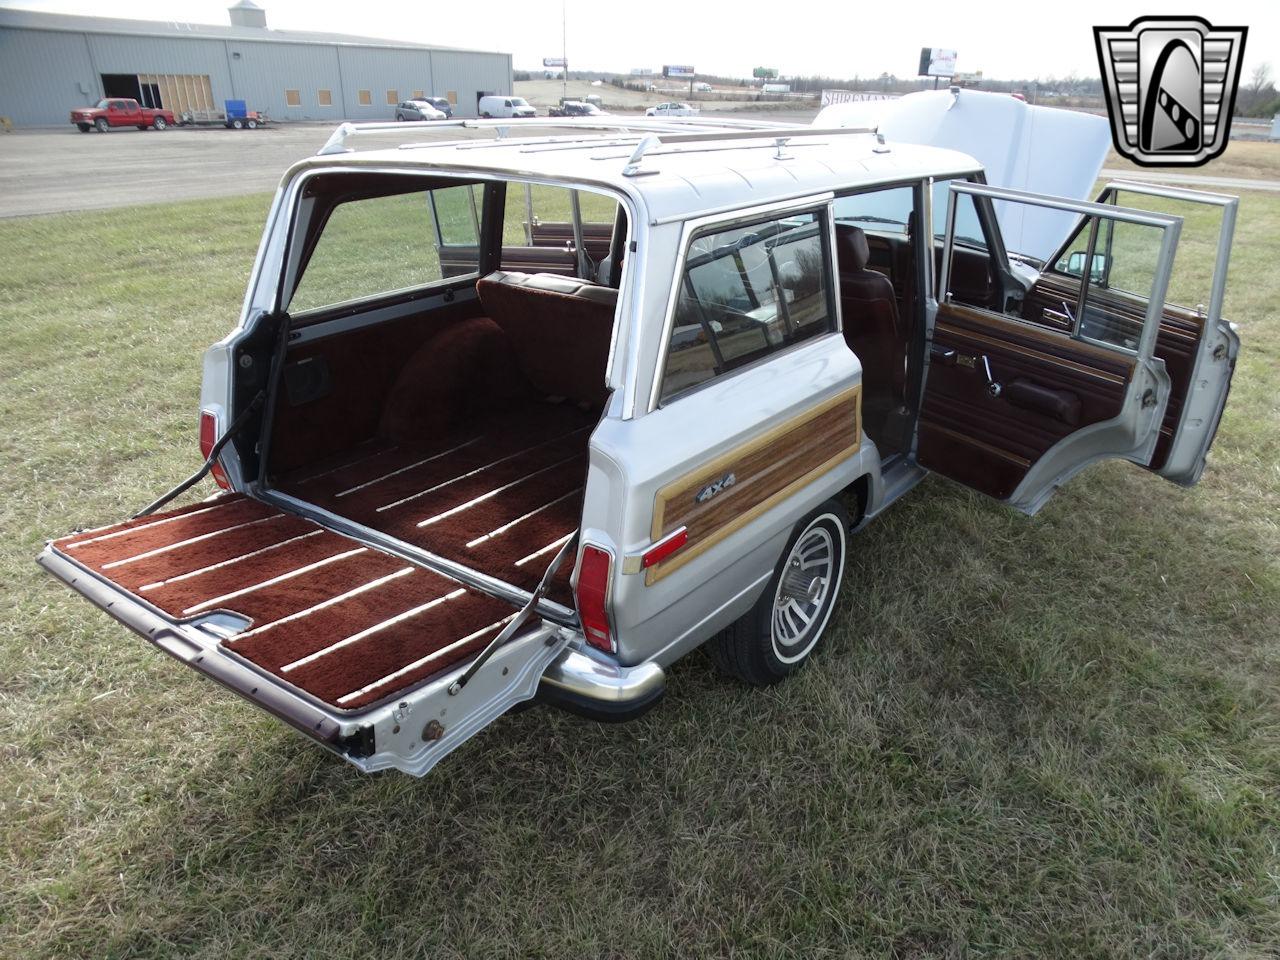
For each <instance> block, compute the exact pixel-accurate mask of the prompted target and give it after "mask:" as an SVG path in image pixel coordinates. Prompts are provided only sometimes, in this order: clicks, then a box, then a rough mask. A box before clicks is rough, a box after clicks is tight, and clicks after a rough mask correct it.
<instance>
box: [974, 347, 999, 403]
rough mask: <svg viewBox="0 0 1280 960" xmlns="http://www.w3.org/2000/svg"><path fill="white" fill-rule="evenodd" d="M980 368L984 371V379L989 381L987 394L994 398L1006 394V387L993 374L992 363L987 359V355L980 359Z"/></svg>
mask: <svg viewBox="0 0 1280 960" xmlns="http://www.w3.org/2000/svg"><path fill="white" fill-rule="evenodd" d="M978 367H979V369H981V371H982V378H983V379H984V380H986V381H987V393H988V394H989V395H990V396H991V397H993V398H994V397H998V396H1000V394H1002V393H1004V387H1003V386H1002V385H1001V384H1000V383H999V382H998V381H997V380H996V378H995V376H994V375H993V374H992V373H991V361H990V360H988V359H987V355H986V354H985V353H984V354H983V355H982V356H980V357H979V358H978Z"/></svg>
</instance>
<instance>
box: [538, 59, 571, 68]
mask: <svg viewBox="0 0 1280 960" xmlns="http://www.w3.org/2000/svg"><path fill="white" fill-rule="evenodd" d="M542 65H543V66H544V67H562V68H563V67H565V66H567V62H566V61H565V58H564V57H543V58H542Z"/></svg>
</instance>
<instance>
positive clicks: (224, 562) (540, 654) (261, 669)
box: [39, 494, 569, 775]
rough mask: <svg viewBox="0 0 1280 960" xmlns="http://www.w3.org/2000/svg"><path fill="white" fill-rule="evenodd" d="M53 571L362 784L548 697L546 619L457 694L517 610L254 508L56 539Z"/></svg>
mask: <svg viewBox="0 0 1280 960" xmlns="http://www.w3.org/2000/svg"><path fill="white" fill-rule="evenodd" d="M39 562H40V564H41V565H42V566H44V567H45V568H46V569H47V570H49V571H50V572H51V573H53V574H54V575H55V576H57V577H59V578H60V579H62V580H63V581H65V582H66V583H67V584H68V585H70V586H71V587H72V588H73V589H74V590H76V591H78V592H79V593H81V594H83V595H84V596H85V597H86V598H88V599H89V600H90V601H91V602H93V603H94V604H96V605H97V606H99V607H101V608H102V609H104V610H106V611H107V612H108V613H110V614H111V615H112V616H114V617H115V618H116V619H118V620H120V621H121V622H122V623H124V624H125V625H126V626H128V627H130V628H132V629H133V630H135V631H136V632H137V633H139V634H141V635H142V636H143V637H144V638H145V639H147V640H148V641H150V642H151V643H153V644H154V645H156V646H158V647H160V648H161V649H162V650H164V651H165V652H166V653H168V654H170V655H171V656H173V657H175V658H177V659H179V660H181V661H183V662H184V663H186V664H188V665H189V666H191V667H193V668H194V669H196V670H197V671H199V672H201V673H203V674H205V675H206V676H208V677H210V678H211V679H214V680H216V681H218V682H219V683H222V684H223V685H224V686H227V687H229V688H230V689H232V690H234V691H235V692H236V693H239V694H240V695H241V696H243V697H245V698H247V699H249V700H251V701H252V702H254V703H256V704H257V705H259V706H261V707H262V708H264V709H266V710H267V711H269V712H271V713H273V714H274V715H276V716H277V717H279V718H280V719H282V720H285V721H286V722H288V723H290V724H291V725H293V726H294V727H296V728H297V729H299V730H301V731H302V732H304V733H306V734H307V735H308V736H310V737H311V738H313V739H315V740H317V741H319V742H320V743H322V744H324V745H325V746H327V747H329V748H330V749H332V750H334V751H336V752H338V753H339V754H341V755H342V756H344V757H345V758H346V759H348V760H350V761H351V762H352V763H354V764H355V765H356V766H359V767H360V768H361V769H364V770H379V769H384V768H397V769H400V770H403V771H405V772H407V773H411V774H415V775H421V774H424V773H426V772H427V771H428V770H429V769H431V767H433V766H434V765H435V764H436V763H437V762H438V761H439V760H440V759H441V758H442V757H444V756H445V755H446V754H447V753H449V752H450V751H451V750H452V749H453V748H455V747H457V746H458V745H460V744H461V743H463V742H465V741H466V740H467V739H468V738H469V737H470V736H472V735H473V734H474V733H476V732H477V731H479V730H480V729H481V728H483V727H484V726H485V725H486V724H487V723H489V722H490V721H491V720H493V719H495V718H496V717H498V716H500V715H501V714H502V713H503V712H504V711H506V710H507V709H508V708H510V707H511V706H512V705H513V704H515V703H517V702H519V701H521V700H525V699H528V698H530V697H532V696H533V694H534V693H535V692H536V691H537V687H538V682H539V679H540V677H541V675H542V673H543V671H544V670H545V669H546V667H547V666H548V665H549V664H550V663H551V661H552V660H554V659H555V657H556V656H558V655H559V654H560V652H561V651H562V650H563V648H564V646H565V644H566V643H567V642H568V639H569V634H568V633H567V632H565V631H562V630H561V629H560V628H557V627H554V626H552V625H549V624H547V625H544V624H542V623H540V622H539V621H538V620H537V619H536V618H535V619H533V620H532V621H531V624H530V625H529V626H528V627H527V628H525V629H522V630H519V631H517V632H516V634H515V636H514V637H513V638H512V639H510V640H509V641H507V642H506V643H505V644H504V645H503V646H502V647H500V648H499V649H498V650H497V652H496V653H495V654H494V655H493V656H492V658H491V659H490V660H488V661H487V662H486V663H485V665H484V667H483V668H482V669H480V670H479V671H478V672H477V673H476V674H475V676H474V677H473V678H472V679H471V680H470V682H468V683H466V684H465V685H464V686H462V687H461V689H457V687H456V684H455V683H454V681H455V680H456V679H457V678H458V677H459V676H460V675H461V674H462V673H463V671H464V670H465V669H466V666H467V665H468V663H470V662H471V661H472V660H473V659H474V658H475V657H476V656H477V654H479V653H480V651H481V650H483V649H484V648H485V647H486V645H488V644H489V642H490V641H491V640H492V639H493V638H494V637H495V636H497V635H498V633H499V632H500V631H501V630H502V629H503V627H504V626H506V625H507V624H508V623H509V622H510V621H511V620H512V619H513V618H514V616H515V614H516V612H517V611H516V609H515V608H514V607H513V606H512V605H511V604H509V603H507V602H506V601H503V600H499V599H496V598H494V597H491V596H488V595H485V594H483V593H480V592H478V591H475V590H473V589H470V588H467V587H464V586H463V585H462V584H460V583H458V582H456V581H454V580H451V579H448V578H446V577H444V576H442V575H440V574H437V573H434V572H432V571H429V570H426V569H423V568H422V567H420V566H418V565H416V564H413V563H411V562H409V561H407V560H405V559H404V558H402V557H400V556H396V555H394V554H393V553H390V552H388V551H385V550H381V549H377V548H375V547H371V546H368V545H366V544H363V543H360V542H358V541H356V540H353V539H351V538H349V537H346V536H343V535H341V534H338V533H335V532H333V531H331V530H327V529H325V528H323V527H321V526H320V525H318V524H316V523H314V522H313V521H311V520H308V519H304V518H302V517H298V516H295V515H293V514H290V513H286V512H283V511H281V510H279V509H278V508H276V507H272V506H268V505H266V504H263V503H261V502H259V501H257V500H253V499H250V498H249V497H246V496H243V495H241V494H227V495H222V496H219V497H217V498H215V499H212V500H207V501H204V502H202V503H198V504H195V505H193V506H189V507H184V508H182V509H179V510H173V511H170V512H167V513H162V514H154V515H152V516H148V517H143V518H140V519H137V520H130V521H126V522H124V523H119V524H115V525H113V526H109V527H104V528H100V529H96V530H90V531H85V532H82V533H76V534H72V535H70V536H67V537H63V538H61V539H59V540H55V541H53V542H52V543H50V544H49V545H48V547H47V548H46V549H45V551H44V552H43V553H42V554H41V556H40V558H39Z"/></svg>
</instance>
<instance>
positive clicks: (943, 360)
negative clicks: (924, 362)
mask: <svg viewBox="0 0 1280 960" xmlns="http://www.w3.org/2000/svg"><path fill="white" fill-rule="evenodd" d="M929 362H930V363H936V364H939V365H941V366H944V367H954V366H955V365H956V352H955V351H954V350H952V349H951V348H950V347H938V346H933V347H930V348H929Z"/></svg>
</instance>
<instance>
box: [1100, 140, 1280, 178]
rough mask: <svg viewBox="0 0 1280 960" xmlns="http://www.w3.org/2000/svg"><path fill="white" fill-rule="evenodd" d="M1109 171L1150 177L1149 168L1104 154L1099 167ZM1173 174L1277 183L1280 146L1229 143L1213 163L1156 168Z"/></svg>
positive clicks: (1254, 141)
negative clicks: (1126, 171) (1104, 156)
mask: <svg viewBox="0 0 1280 960" xmlns="http://www.w3.org/2000/svg"><path fill="white" fill-rule="evenodd" d="M1103 165H1104V166H1106V167H1108V168H1109V169H1112V170H1128V171H1132V174H1133V176H1135V177H1139V176H1140V175H1141V174H1142V173H1143V172H1144V171H1146V172H1147V173H1148V174H1150V172H1151V170H1152V168H1150V167H1140V166H1138V165H1137V164H1136V163H1134V162H1133V161H1131V160H1126V159H1125V158H1124V157H1122V156H1120V154H1118V153H1116V152H1115V150H1112V151H1111V152H1110V153H1109V154H1107V160H1106V163H1105V164H1103ZM1154 169H1155V170H1163V171H1168V172H1173V173H1185V174H1201V175H1203V176H1206V177H1250V178H1254V179H1259V180H1280V143H1272V142H1270V141H1266V140H1232V141H1230V142H1229V143H1228V144H1227V149H1226V150H1225V151H1223V154H1222V156H1220V157H1218V158H1217V159H1216V160H1210V161H1209V162H1208V163H1206V164H1205V165H1204V166H1203V167H1192V168H1190V169H1188V168H1187V167H1156V168H1154Z"/></svg>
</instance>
